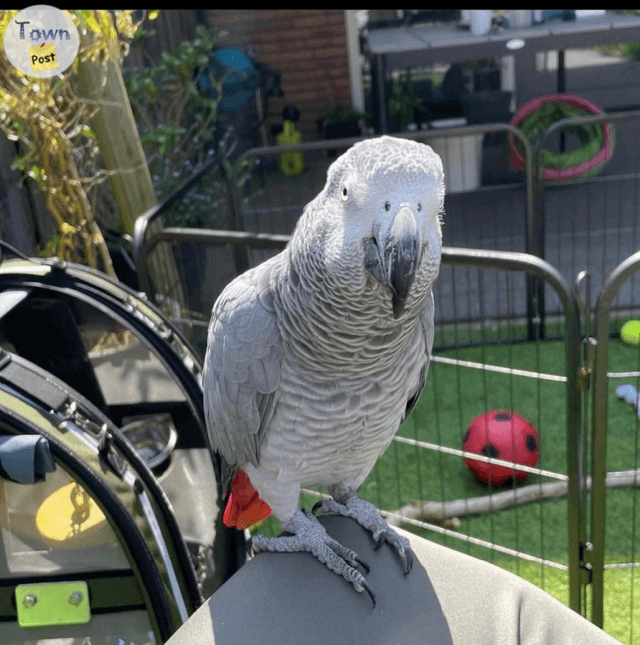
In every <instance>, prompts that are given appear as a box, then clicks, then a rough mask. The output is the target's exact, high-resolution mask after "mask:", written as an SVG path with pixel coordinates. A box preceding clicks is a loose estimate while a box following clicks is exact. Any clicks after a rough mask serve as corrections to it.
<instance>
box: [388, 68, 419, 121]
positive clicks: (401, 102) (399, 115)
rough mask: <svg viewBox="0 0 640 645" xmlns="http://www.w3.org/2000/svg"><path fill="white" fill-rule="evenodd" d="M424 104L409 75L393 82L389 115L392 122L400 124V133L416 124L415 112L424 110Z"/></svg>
mask: <svg viewBox="0 0 640 645" xmlns="http://www.w3.org/2000/svg"><path fill="white" fill-rule="evenodd" d="M423 109H424V103H423V101H422V99H421V98H420V97H419V96H418V93H417V92H416V88H415V87H414V85H413V83H412V82H411V79H410V78H409V76H408V75H406V76H400V77H399V78H397V79H395V81H394V82H393V87H392V88H391V96H390V97H389V103H388V113H389V117H390V118H391V120H392V121H395V123H396V124H399V127H400V132H404V131H405V130H407V129H408V128H409V124H410V123H413V122H414V110H423Z"/></svg>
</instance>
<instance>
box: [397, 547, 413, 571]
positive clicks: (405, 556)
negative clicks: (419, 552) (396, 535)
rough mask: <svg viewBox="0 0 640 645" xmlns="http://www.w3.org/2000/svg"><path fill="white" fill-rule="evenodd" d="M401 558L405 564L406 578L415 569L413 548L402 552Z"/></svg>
mask: <svg viewBox="0 0 640 645" xmlns="http://www.w3.org/2000/svg"><path fill="white" fill-rule="evenodd" d="M400 557H401V558H402V561H403V562H404V575H405V576H406V575H407V574H408V573H409V571H411V569H412V567H413V559H414V558H413V551H412V550H411V547H407V548H405V550H404V552H402V551H401V552H400Z"/></svg>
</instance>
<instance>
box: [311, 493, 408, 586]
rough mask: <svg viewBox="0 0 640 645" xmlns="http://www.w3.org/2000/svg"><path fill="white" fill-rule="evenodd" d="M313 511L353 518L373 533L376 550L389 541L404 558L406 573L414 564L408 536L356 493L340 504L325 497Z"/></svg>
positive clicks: (401, 557) (402, 558)
mask: <svg viewBox="0 0 640 645" xmlns="http://www.w3.org/2000/svg"><path fill="white" fill-rule="evenodd" d="M312 510H313V512H314V513H315V512H316V511H318V510H322V511H325V512H327V513H337V514H338V515H344V516H345V517H351V518H353V519H354V520H355V521H356V522H358V524H360V525H361V526H363V527H364V528H365V529H368V530H369V531H371V533H373V539H374V540H375V541H376V546H375V550H378V549H379V548H380V547H381V546H382V545H383V544H384V543H385V542H388V543H389V544H390V545H391V546H392V547H393V548H394V549H395V550H396V551H397V552H398V555H399V556H400V559H401V560H402V564H403V569H404V574H405V575H407V573H409V571H411V567H412V566H413V551H412V550H411V544H410V542H409V540H407V538H405V537H402V536H401V535H399V534H398V533H396V532H395V531H394V530H393V529H392V528H391V527H390V526H389V525H388V524H387V523H386V521H385V520H384V519H383V518H382V517H381V515H380V513H378V509H377V508H376V507H375V506H374V505H373V504H371V503H370V502H367V501H366V500H364V499H362V498H361V497H360V496H358V495H356V496H354V497H351V498H350V499H348V500H347V501H346V502H345V503H344V504H340V503H339V502H337V501H336V500H335V499H332V498H330V499H324V500H322V501H321V502H318V503H317V504H316V505H315V506H314V507H313V509H312Z"/></svg>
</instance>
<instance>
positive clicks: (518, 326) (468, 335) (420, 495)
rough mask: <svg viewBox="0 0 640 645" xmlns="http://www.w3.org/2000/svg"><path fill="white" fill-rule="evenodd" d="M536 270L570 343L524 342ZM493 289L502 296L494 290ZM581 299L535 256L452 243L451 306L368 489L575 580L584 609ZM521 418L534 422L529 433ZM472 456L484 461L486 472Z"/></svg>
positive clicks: (484, 552)
mask: <svg viewBox="0 0 640 645" xmlns="http://www.w3.org/2000/svg"><path fill="white" fill-rule="evenodd" d="M534 261H535V262H534ZM530 263H531V264H530ZM527 268H528V269H529V270H530V271H534V272H535V273H536V274H537V275H539V276H541V277H547V278H548V279H551V281H552V284H553V285H554V287H555V288H556V289H558V290H560V291H561V292H562V293H561V297H562V299H563V302H564V304H565V305H566V317H565V318H564V319H563V320H562V321H559V323H558V324H559V325H561V326H562V329H563V332H564V333H566V336H567V342H566V343H565V342H564V341H544V340H541V339H540V338H537V339H535V340H534V341H532V342H528V341H527V342H525V339H526V338H527V334H526V325H525V323H524V321H523V320H522V319H520V318H518V316H517V315H516V311H517V310H516V309H515V308H514V305H516V303H517V302H518V299H517V298H514V297H513V296H514V295H515V294H516V293H517V292H518V291H520V290H523V289H524V288H525V269H527ZM447 281H448V282H450V284H451V285H459V286H460V292H461V293H463V297H462V298H456V294H457V292H455V293H454V295H453V299H452V300H450V301H449V302H446V303H445V301H446V300H447V299H450V298H451V296H450V295H447V293H446V292H444V291H443V290H442V286H443V282H445V283H446V282H447ZM480 285H481V287H480V288H478V287H479V286H480ZM497 289H501V291H500V292H499V293H498V292H497ZM491 291H494V292H496V296H497V297H496V298H494V299H493V300H487V299H485V298H484V297H483V294H484V293H487V292H491ZM450 292H451V290H450ZM572 303H573V301H572V298H571V296H570V294H569V290H568V287H567V285H566V283H564V282H563V281H562V280H561V279H560V278H559V276H558V275H557V273H555V272H554V271H553V270H552V269H551V267H548V266H547V265H546V264H545V263H543V262H539V261H536V259H535V258H530V257H529V256H525V255H523V254H506V253H503V254H500V253H491V252H483V251H475V252H472V251H465V250H461V249H444V253H443V267H442V275H441V277H440V278H439V281H438V284H437V285H436V311H438V309H439V308H440V307H442V308H446V307H449V308H450V309H449V311H450V312H451V313H452V316H451V317H447V319H446V321H444V320H442V321H441V322H439V323H438V324H437V326H436V336H435V346H434V352H433V357H432V361H431V366H430V371H429V376H428V379H427V384H426V387H425V389H424V391H423V393H422V396H421V398H420V401H419V403H418V405H417V406H416V408H415V410H414V411H413V412H412V414H411V416H410V417H409V418H408V419H407V420H406V421H405V423H404V424H403V425H402V426H401V427H400V430H399V432H398V435H397V436H396V438H395V440H394V442H393V443H392V444H391V446H390V448H389V449H388V450H387V452H386V453H385V454H384V455H383V456H382V457H381V458H380V459H379V460H378V462H377V464H376V465H375V467H374V469H373V471H372V472H371V474H370V475H369V477H368V478H367V480H366V481H365V483H364V484H363V485H362V487H361V488H360V491H359V492H360V494H361V495H362V496H363V497H364V498H365V499H368V500H369V501H371V502H372V503H373V504H375V505H376V506H377V507H378V508H379V509H381V511H382V512H383V514H384V515H385V516H386V517H387V518H388V520H389V521H390V522H391V523H393V524H398V525H401V526H404V527H406V528H410V529H411V530H415V531H417V532H418V533H420V534H421V535H423V536H426V537H428V538H429V539H432V540H436V541H439V542H442V543H444V544H445V545H447V546H449V547H451V548H455V549H458V550H462V551H465V552H467V553H469V554H471V555H474V556H476V557H481V558H484V559H488V560H490V561H492V562H494V563H495V564H498V565H500V566H503V567H505V568H507V569H509V570H512V571H514V572H515V573H518V574H520V575H522V576H524V577H526V578H528V579H530V580H531V581H533V582H534V583H536V584H538V585H540V586H542V587H543V588H544V589H546V590H547V591H549V592H551V593H552V594H554V595H556V596H557V597H558V598H559V599H561V600H562V601H563V602H565V603H566V602H569V588H570V578H571V587H572V596H571V601H572V606H573V607H574V608H575V609H579V608H580V607H579V601H578V600H577V599H578V575H577V573H578V572H577V562H578V560H577V554H578V544H577V539H578V536H579V534H580V531H579V528H578V521H579V518H578V517H577V513H573V512H572V509H574V510H575V511H577V510H578V509H579V507H580V502H579V500H578V487H577V480H578V460H577V455H578V451H577V449H576V448H577V447H578V446H580V445H581V439H580V436H579V434H580V431H581V430H580V420H579V404H578V403H577V398H578V397H579V393H578V390H577V388H576V384H575V378H574V375H575V374H576V373H577V369H576V353H575V348H577V346H578V337H577V326H576V322H577V321H576V318H575V312H574V308H573V304H572ZM461 312H462V315H461V316H460V317H459V318H456V316H457V315H459V314H460V313H461ZM568 375H570V376H568ZM492 412H493V413H498V412H499V413H502V415H503V416H502V417H500V416H498V420H499V421H501V423H498V424H497V426H498V427H496V424H495V423H494V422H493V420H489V417H488V416H485V415H486V413H492ZM494 416H495V415H494ZM520 417H521V418H522V419H523V420H526V421H528V422H529V423H530V426H529V425H527V428H532V431H531V432H529V431H528V430H527V432H525V433H523V432H521V428H520V426H519V424H520V421H519V418H520ZM474 420H475V426H476V428H477V427H478V424H479V435H480V441H479V443H478V442H476V443H475V444H474V443H473V442H472V444H473V446H474V447H473V450H475V452H474V453H471V452H465V451H463V444H464V442H465V439H467V432H468V430H469V428H470V426H471V425H472V424H473V422H474ZM496 431H497V432H498V434H500V433H506V435H504V436H506V437H507V439H506V443H505V444H504V445H502V447H501V448H500V449H498V450H497V451H495V452H494V451H493V449H492V448H491V446H490V444H492V442H493V443H494V444H495V442H496V438H495V435H494V432H496ZM527 433H528V434H530V435H531V438H533V441H531V440H530V438H529V437H528V436H527ZM472 444H469V443H467V444H465V448H466V449H467V450H469V449H470V446H471V445H472ZM496 445H497V444H496ZM514 449H515V453H514V452H513V450H514ZM526 451H528V452H529V453H536V455H537V459H536V458H534V459H531V460H530V461H529V464H530V466H529V467H526V466H518V467H517V468H516V469H515V473H514V469H513V465H514V464H513V458H514V454H518V455H520V456H522V455H523V452H526ZM528 457H529V458H531V457H532V454H529V455H528ZM518 458H520V457H518ZM465 459H474V460H476V461H477V460H481V464H482V465H481V467H480V468H479V470H480V471H483V472H484V473H485V480H487V481H485V482H483V481H481V480H480V479H479V478H478V477H477V476H476V475H475V474H474V472H473V471H472V470H471V469H470V468H469V467H468V466H467V464H466V463H465ZM476 465H477V464H476ZM492 473H493V474H492ZM505 473H506V474H505ZM514 474H515V476H516V477H514ZM516 478H518V479H520V480H522V481H517V480H516ZM323 495H326V491H325V490H324V489H314V490H306V491H304V494H303V495H302V497H301V505H302V506H303V507H305V508H309V507H310V506H312V505H313V503H314V502H315V501H317V498H318V497H322V496H323ZM568 500H569V501H568ZM259 530H260V532H262V533H267V534H277V533H279V532H280V530H281V527H280V526H279V524H278V523H277V521H276V520H275V519H273V518H271V519H269V520H268V521H267V522H266V523H265V524H263V525H262V526H261V527H260V528H259ZM572 540H573V543H572Z"/></svg>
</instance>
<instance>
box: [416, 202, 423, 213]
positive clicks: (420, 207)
mask: <svg viewBox="0 0 640 645" xmlns="http://www.w3.org/2000/svg"><path fill="white" fill-rule="evenodd" d="M416 210H417V211H418V213H419V212H420V211H421V210H422V204H416Z"/></svg>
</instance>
